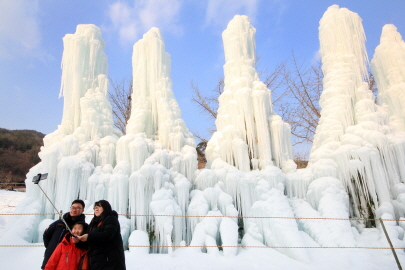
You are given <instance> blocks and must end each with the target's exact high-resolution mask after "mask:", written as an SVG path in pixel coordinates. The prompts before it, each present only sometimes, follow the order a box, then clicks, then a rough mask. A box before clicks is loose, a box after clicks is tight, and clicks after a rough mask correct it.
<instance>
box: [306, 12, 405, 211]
mask: <svg viewBox="0 0 405 270" xmlns="http://www.w3.org/2000/svg"><path fill="white" fill-rule="evenodd" d="M319 39H320V44H321V48H320V54H321V57H322V70H323V73H324V90H323V93H322V95H321V99H320V106H321V108H322V110H321V118H320V121H319V125H318V127H317V129H316V133H315V137H314V143H313V147H312V150H311V154H310V164H309V168H311V169H312V173H313V179H317V178H320V177H324V176H332V177H335V178H338V179H340V180H341V181H342V183H343V184H344V186H345V187H346V189H347V191H348V193H349V196H350V200H351V203H352V207H351V208H350V210H351V213H352V215H354V216H359V217H374V216H375V215H376V209H378V208H379V207H382V206H383V209H381V211H377V217H379V216H380V215H381V214H382V213H383V212H385V211H387V208H386V207H388V208H389V209H390V208H391V210H392V209H393V208H392V205H391V200H392V199H396V196H393V194H392V193H391V191H393V190H395V189H398V188H399V186H398V185H401V183H402V182H403V181H404V180H405V175H403V164H405V160H404V146H405V144H404V143H405V141H404V140H403V135H402V138H401V136H400V135H398V136H395V134H393V133H392V128H391V127H390V126H389V125H388V121H387V120H388V118H387V116H388V115H387V113H386V112H385V110H383V109H382V108H381V107H380V106H378V105H376V104H375V102H374V98H373V95H372V93H371V91H370V90H369V89H368V85H367V82H365V80H367V77H368V75H367V63H368V58H367V53H366V49H365V34H364V31H363V26H362V24H361V18H360V17H359V16H358V15H357V14H356V13H353V12H351V11H349V10H348V9H346V8H339V7H338V6H337V5H334V6H331V7H329V8H328V10H327V11H326V12H325V14H324V16H323V17H322V19H321V21H320V26H319ZM387 205H388V206H387ZM389 205H391V206H389ZM401 208H402V209H403V206H401ZM399 212H403V210H400V209H399V208H398V207H397V208H396V213H397V214H399ZM378 213H380V214H378ZM390 214H392V215H393V216H395V215H394V212H393V211H390ZM401 215H403V213H401ZM397 217H398V218H399V216H398V215H397Z"/></svg>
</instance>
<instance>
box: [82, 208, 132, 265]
mask: <svg viewBox="0 0 405 270" xmlns="http://www.w3.org/2000/svg"><path fill="white" fill-rule="evenodd" d="M78 238H79V240H80V241H83V242H85V241H87V242H88V244H89V258H90V268H91V270H98V269H104V270H107V269H112V270H122V269H126V268H125V256H124V247H123V243H122V237H121V228H120V223H119V222H118V214H117V212H115V211H113V210H112V209H111V205H110V203H109V202H108V201H106V200H100V201H98V202H96V203H95V204H94V217H93V219H92V220H91V222H90V225H89V230H88V233H87V234H84V235H82V236H79V237H78Z"/></svg>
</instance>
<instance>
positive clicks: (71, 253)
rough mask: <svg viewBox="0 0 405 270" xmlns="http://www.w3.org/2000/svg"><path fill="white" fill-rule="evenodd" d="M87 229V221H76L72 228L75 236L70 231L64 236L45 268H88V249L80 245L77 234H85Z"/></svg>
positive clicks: (54, 269)
mask: <svg viewBox="0 0 405 270" xmlns="http://www.w3.org/2000/svg"><path fill="white" fill-rule="evenodd" d="M86 230H87V224H86V223H85V222H83V221H78V222H76V223H75V224H74V225H73V228H72V233H73V235H74V236H73V235H72V234H70V233H69V232H68V233H67V234H66V235H65V236H64V237H63V240H62V241H61V242H60V243H59V245H58V246H57V247H56V249H55V251H54V252H53V253H52V256H51V258H50V259H49V260H48V262H47V263H46V265H45V270H77V269H88V267H87V266H88V265H87V264H86V262H87V260H85V258H86V253H87V250H86V249H85V247H83V246H80V243H81V242H80V241H79V240H78V239H77V236H80V235H83V233H84V232H85V231H86ZM79 242H80V243H79ZM81 244H83V243H81Z"/></svg>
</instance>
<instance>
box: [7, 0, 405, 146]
mask: <svg viewBox="0 0 405 270" xmlns="http://www.w3.org/2000/svg"><path fill="white" fill-rule="evenodd" d="M333 4H337V5H339V6H340V7H346V8H348V9H350V10H351V11H353V12H356V13H358V14H359V15H360V17H361V18H362V19H363V26H364V30H365V33H366V37H367V43H366V47H367V50H368V54H369V58H370V60H371V59H372V57H373V54H374V49H375V47H376V46H377V45H378V44H379V38H380V35H381V29H382V27H383V26H384V25H385V24H388V23H391V24H394V25H395V26H396V27H397V28H398V31H399V32H400V33H401V34H402V35H405V18H404V16H403V14H404V11H405V1H404V0H390V1H381V0H356V1H353V0H350V1H338V0H335V1H329V0H322V1H321V0H312V1H294V0H201V1H196V0H148V1H146V0H138V1H106V0H97V1H96V0H88V1H81V0H80V1H79V0H58V1H51V0H42V1H38V0H0V128H6V129H11V130H14V129H34V130H37V131H40V132H42V133H45V134H49V133H51V132H53V131H55V130H56V129H57V127H58V125H59V124H60V123H61V120H62V112H63V97H62V98H59V90H60V83H61V74H62V70H61V59H62V53H63V42H62V38H63V37H64V36H65V35H66V34H71V33H75V31H76V26H77V25H78V24H95V25H97V26H98V27H100V29H101V31H102V35H103V39H104V40H105V42H106V49H105V53H106V55H107V57H108V64H109V76H110V78H111V79H112V80H114V81H121V80H123V79H127V80H128V79H130V78H131V76H132V74H131V72H132V63H131V61H132V60H131V59H132V48H133V45H134V43H135V42H136V41H138V40H139V39H140V38H142V35H143V34H144V33H146V32H147V31H148V30H149V29H150V28H151V27H158V28H160V30H161V32H162V35H163V38H164V41H165V44H166V51H167V52H168V53H169V54H170V55H171V61H172V70H171V76H172V81H173V92H174V95H175V97H176V99H177V101H178V103H179V106H180V109H181V110H182V115H183V119H184V120H185V122H186V124H187V126H188V128H189V129H190V130H191V131H192V132H194V133H195V132H197V133H199V134H201V135H203V136H205V137H208V138H209V136H208V132H207V131H206V130H207V129H208V128H209V127H210V126H211V125H212V124H213V120H209V119H208V118H207V117H205V116H202V115H201V111H200V110H199V108H197V107H196V106H195V105H194V104H193V103H192V102H191V99H192V91H191V87H190V84H191V82H193V83H194V84H196V85H198V87H199V89H200V90H201V91H203V92H204V93H206V94H209V93H210V91H212V90H213V89H214V88H215V86H216V84H217V82H218V79H219V78H221V77H222V76H223V65H224V51H223V45H222V37H221V34H222V32H223V31H224V30H225V29H226V26H227V24H228V22H229V21H230V20H231V19H232V18H233V16H235V15H236V14H240V15H248V16H249V18H250V21H251V23H252V25H253V26H254V27H255V28H256V53H257V56H258V57H259V58H260V61H259V63H258V66H259V67H258V68H260V69H262V70H266V69H267V70H271V69H272V68H273V67H275V66H276V65H277V64H278V63H280V62H282V61H284V60H286V59H287V58H289V57H290V56H291V53H292V51H294V54H295V55H296V56H298V57H299V59H300V60H301V61H305V62H306V63H309V64H311V63H313V62H315V61H317V60H319V56H318V50H319V40H318V26H319V20H320V19H321V17H322V15H323V13H324V12H325V11H326V9H327V8H328V7H329V6H331V5H333Z"/></svg>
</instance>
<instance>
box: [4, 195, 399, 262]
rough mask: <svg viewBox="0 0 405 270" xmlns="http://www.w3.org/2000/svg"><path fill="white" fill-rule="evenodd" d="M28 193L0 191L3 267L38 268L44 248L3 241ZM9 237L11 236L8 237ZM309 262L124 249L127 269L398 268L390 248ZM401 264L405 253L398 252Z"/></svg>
mask: <svg viewBox="0 0 405 270" xmlns="http://www.w3.org/2000/svg"><path fill="white" fill-rule="evenodd" d="M24 196H25V193H23V192H13V191H5V190H0V225H1V227H0V262H1V268H2V269H9V270H12V269H39V268H40V265H41V263H42V259H43V253H44V250H45V248H44V247H38V243H34V244H31V243H27V242H25V243H24V240H22V239H20V238H19V236H18V235H16V236H15V242H14V243H9V242H8V243H5V242H4V241H1V236H2V229H3V228H4V226H5V225H6V223H7V222H8V221H9V220H10V217H11V216H4V214H8V213H12V212H13V211H14V208H15V206H16V205H17V204H18V203H19V201H21V200H22V199H23V198H24ZM301 234H302V238H303V239H304V245H305V246H309V247H317V246H319V245H318V244H316V243H315V242H314V241H313V240H312V239H311V238H310V237H309V236H308V235H307V234H305V233H303V232H301ZM7 238H8V237H7ZM379 241H380V240H379V230H377V229H367V230H363V233H362V234H361V235H359V236H358V237H357V243H358V246H375V247H380V246H381V243H380V242H379ZM12 244H22V245H28V246H29V245H32V246H33V247H4V246H3V245H12ZM307 253H308V255H309V258H310V262H309V263H303V262H300V261H297V260H293V259H291V258H289V257H287V256H285V255H284V254H282V253H280V252H278V251H276V250H275V249H270V248H250V249H244V248H239V249H238V253H237V255H236V256H224V255H223V253H222V252H219V253H217V254H207V253H200V252H197V251H196V249H192V248H187V247H184V248H180V249H177V250H175V251H174V252H173V253H172V254H171V255H169V254H149V255H145V254H142V253H138V252H132V253H131V252H129V251H126V252H125V256H126V265H127V269H131V270H132V269H139V270H154V269H156V270H157V269H159V270H162V269H173V270H174V269H175V270H182V269H187V270H188V269H197V270H198V269H214V270H215V269H218V270H219V269H220V270H224V269H249V270H254V269H336V270H338V269H367V270H373V269H397V266H396V263H395V260H394V257H393V255H392V253H391V251H390V250H365V249H335V248H333V249H307ZM398 257H399V260H400V261H401V264H402V265H405V254H404V253H403V251H398ZM21 258H23V259H21Z"/></svg>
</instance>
